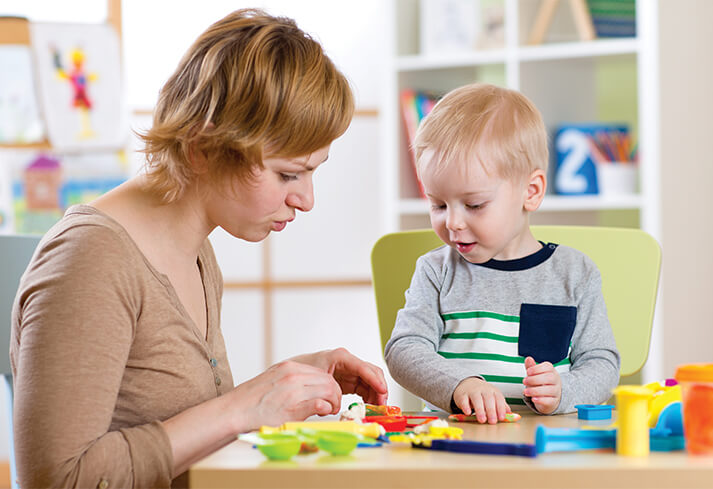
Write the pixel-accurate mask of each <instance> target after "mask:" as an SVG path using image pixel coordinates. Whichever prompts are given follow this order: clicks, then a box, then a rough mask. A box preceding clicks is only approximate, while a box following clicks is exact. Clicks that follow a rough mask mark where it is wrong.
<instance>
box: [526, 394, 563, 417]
mask: <svg viewBox="0 0 713 489" xmlns="http://www.w3.org/2000/svg"><path fill="white" fill-rule="evenodd" d="M532 402H533V403H534V404H535V407H536V408H537V410H538V411H539V412H541V413H543V414H550V413H552V412H553V411H554V410H555V409H557V406H558V404H559V399H558V398H556V397H550V396H543V397H533V398H532Z"/></svg>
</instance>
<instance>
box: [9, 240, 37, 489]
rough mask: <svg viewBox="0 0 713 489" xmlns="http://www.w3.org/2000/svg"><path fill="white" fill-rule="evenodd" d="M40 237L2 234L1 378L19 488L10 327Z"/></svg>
mask: <svg viewBox="0 0 713 489" xmlns="http://www.w3.org/2000/svg"><path fill="white" fill-rule="evenodd" d="M40 238H41V237H40V236H13V235H7V236H5V235H0V270H2V273H0V349H2V352H1V353H0V369H2V370H0V375H1V376H2V381H3V382H1V384H2V385H4V387H5V393H6V396H5V397H6V399H7V423H8V444H9V452H10V453H9V455H10V485H11V487H12V488H13V489H17V488H19V485H18V483H17V471H16V470H15V442H14V436H13V428H12V404H13V398H14V395H13V388H12V371H11V369H10V328H11V327H12V323H11V316H12V304H13V302H14V301H15V295H16V294H17V287H18V286H19V285H20V278H22V274H23V273H25V269H26V268H27V265H28V264H29V263H30V259H31V258H32V255H33V254H34V252H35V248H37V244H38V243H39V242H40Z"/></svg>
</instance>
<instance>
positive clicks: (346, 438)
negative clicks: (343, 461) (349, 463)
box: [317, 431, 359, 455]
mask: <svg viewBox="0 0 713 489" xmlns="http://www.w3.org/2000/svg"><path fill="white" fill-rule="evenodd" d="M358 443H359V437H358V436H357V435H355V434H354V433H349V432H346V431H320V432H319V434H318V435H317V446H318V447H319V448H321V449H322V450H324V451H325V452H329V453H331V454H332V455H348V454H350V453H351V452H352V450H354V449H355V448H356V446H357V444H358Z"/></svg>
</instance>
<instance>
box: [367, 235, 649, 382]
mask: <svg viewBox="0 0 713 489" xmlns="http://www.w3.org/2000/svg"><path fill="white" fill-rule="evenodd" d="M532 232H533V234H534V235H535V237H536V238H537V239H539V240H540V241H544V242H551V243H558V244H563V245H567V246H570V247H572V248H576V249H578V250H579V251H581V252H583V253H585V254H587V255H588V256H589V257H590V258H591V259H592V260H593V261H594V263H596V264H597V266H598V267H599V271H600V272H601V275H602V291H603V294H604V301H605V302H606V305H607V312H608V314H609V321H610V322H611V325H612V329H613V331H614V337H615V338H616V344H617V347H618V349H619V353H620V354H621V375H622V376H626V375H632V374H635V373H636V372H638V371H639V370H640V369H641V367H643V366H644V363H646V358H647V357H648V354H649V343H650V340H651V327H652V325H653V318H654V308H655V306H656V293H657V291H658V283H659V271H660V268H661V248H660V247H659V244H658V243H657V242H656V240H655V239H654V238H653V237H652V236H651V235H649V234H648V233H646V232H644V231H641V230H639V229H624V228H606V227H588V226H532ZM441 245H443V242H442V241H441V240H440V239H439V238H438V236H436V234H435V233H434V232H433V231H432V230H431V229H424V230H416V231H401V232H397V233H391V234H387V235H385V236H382V237H381V238H380V239H379V240H378V241H377V242H376V244H374V248H373V250H372V252H371V272H372V278H373V285H374V294H375V296H376V311H377V314H378V320H379V330H380V333H381V347H382V351H383V348H384V346H385V345H386V342H387V341H388V340H389V338H390V337H391V330H392V329H393V327H394V322H395V321H396V313H397V312H398V310H399V309H401V308H402V307H403V305H404V302H405V298H404V292H405V291H406V289H408V287H409V285H410V283H411V276H412V275H413V271H414V268H415V266H416V260H417V259H418V257H419V256H421V255H423V254H424V253H426V252H428V251H429V250H432V249H434V248H437V247H439V246H441Z"/></svg>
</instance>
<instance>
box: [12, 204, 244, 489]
mask: <svg viewBox="0 0 713 489" xmlns="http://www.w3.org/2000/svg"><path fill="white" fill-rule="evenodd" d="M198 265H199V268H200V272H201V277H202V280H203V286H204V290H205V297H206V307H207V318H208V330H207V338H204V337H202V335H201V334H200V333H199V332H198V329H197V327H196V326H195V324H194V323H193V321H192V320H191V318H190V316H189V315H188V313H187V312H186V310H185V309H184V307H183V305H182V304H181V302H180V300H179V299H178V296H177V294H176V292H175V290H174V288H173V287H172V285H171V283H170V281H169V280H168V277H166V276H165V275H163V274H161V273H159V272H158V271H157V270H156V269H155V268H154V267H152V266H151V264H150V263H149V262H148V260H147V259H146V258H145V257H144V255H143V254H142V253H141V251H140V250H139V248H138V247H137V245H136V243H135V242H134V241H133V240H132V239H131V237H130V236H129V235H128V233H127V232H126V230H125V229H124V228H123V227H122V226H121V225H119V224H118V223H117V222H116V221H114V220H113V219H111V218H110V217H109V216H107V215H105V214H103V213H101V212H100V211H98V210H96V209H94V208H93V207H90V206H74V207H72V208H70V209H69V210H68V211H67V212H66V214H65V216H64V218H63V219H62V220H61V221H60V222H59V223H58V224H57V225H55V226H54V227H53V228H52V229H51V230H50V231H49V232H48V233H47V234H46V235H45V237H44V238H43V239H42V241H41V242H40V244H39V246H38V248H37V250H36V252H35V255H34V257H33V258H32V261H31V263H30V265H29V267H28V269H27V271H26V273H25V275H24V276H23V278H22V280H21V283H20V287H19V290H18V294H17V297H16V298H15V305H14V307H13V314H12V336H11V340H10V342H11V344H10V359H11V363H12V371H13V376H14V389H15V398H14V421H15V426H14V433H15V450H16V461H17V468H18V476H19V481H20V485H21V486H22V487H25V488H31V487H50V486H67V487H102V488H106V487H122V488H126V487H167V486H169V485H171V470H172V465H173V460H172V454H171V447H170V444H169V440H168V437H167V435H166V432H165V431H164V429H163V427H162V425H161V424H160V422H159V421H161V420H165V419H167V418H170V417H171V416H173V415H175V414H177V413H180V412H181V411H183V410H185V409H187V408H189V407H191V406H194V405H196V404H199V403H201V402H203V401H205V400H208V399H211V398H215V397H217V396H219V395H222V394H224V393H225V392H227V391H229V390H230V389H232V387H233V378H232V375H231V373H230V368H229V365H228V360H227V357H226V352H225V342H224V340H223V336H222V334H221V332H220V306H221V295H222V284H223V281H222V276H221V274H220V270H219V268H218V265H217V262H216V260H215V255H214V254H213V250H212V248H211V246H210V243H209V242H208V240H206V242H205V244H204V245H203V247H202V248H201V250H200V254H199V256H198ZM197 429H200V428H199V427H197Z"/></svg>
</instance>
